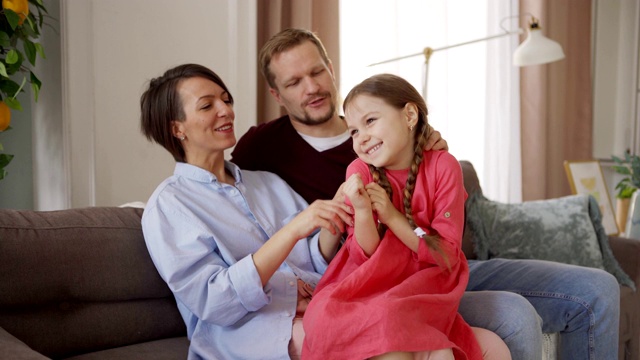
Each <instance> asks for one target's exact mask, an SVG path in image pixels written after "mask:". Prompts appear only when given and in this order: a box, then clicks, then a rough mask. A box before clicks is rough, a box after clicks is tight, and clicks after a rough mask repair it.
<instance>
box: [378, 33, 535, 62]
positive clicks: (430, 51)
mask: <svg viewBox="0 0 640 360" xmlns="http://www.w3.org/2000/svg"><path fill="white" fill-rule="evenodd" d="M522 33H524V30H523V29H522V28H518V30H513V31H507V32H505V33H503V34H498V35H492V36H488V37H485V38H482V39H476V40H471V41H465V42H462V43H459V44H453V45H447V46H443V47H439V48H430V47H426V48H424V50H423V51H422V52H419V53H415V54H410V55H405V56H400V57H396V58H392V59H388V60H384V61H380V62H377V63H373V64H370V65H368V66H376V65H381V64H386V63H390V62H394V61H398V60H403V59H408V58H412V57H415V56H419V55H424V57H425V62H426V63H428V62H429V58H430V57H431V54H433V53H434V52H436V51H441V50H447V49H451V48H454V47H459V46H464V45H469V44H474V43H477V42H481V41H487V40H493V39H497V38H501V37H505V36H509V35H515V34H522Z"/></svg>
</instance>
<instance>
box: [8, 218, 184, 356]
mask: <svg viewBox="0 0 640 360" xmlns="http://www.w3.org/2000/svg"><path fill="white" fill-rule="evenodd" d="M142 211H143V210H142V209H136V208H118V207H90V208H78V209H69V210H59V211H20V210H0V327H2V328H4V329H5V330H7V331H8V332H9V333H11V334H12V335H14V336H15V337H16V338H18V339H20V340H21V341H23V342H24V343H26V344H27V345H28V346H30V347H31V348H32V349H34V350H36V351H38V352H40V353H42V354H44V355H47V356H49V357H54V358H62V357H68V356H71V355H78V354H82V353H86V352H91V351H97V350H102V349H108V348H113V347H119V346H124V345H130V344H135V343H139V342H145V341H152V340H157V339H162V338H167V337H175V336H182V335H185V334H186V330H185V326H184V322H183V321H182V318H181V316H180V314H179V312H178V310H177V307H176V305H175V300H174V298H173V294H172V293H171V291H170V290H169V288H168V287H167V285H166V283H165V282H164V281H163V280H162V279H161V278H160V276H159V275H158V272H157V270H156V268H155V266H154V265H153V262H152V261H151V258H150V256H149V253H148V251H147V248H146V245H145V242H144V238H143V235H142V227H141V223H140V221H141V216H142Z"/></svg>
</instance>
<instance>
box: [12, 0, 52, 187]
mask: <svg viewBox="0 0 640 360" xmlns="http://www.w3.org/2000/svg"><path fill="white" fill-rule="evenodd" d="M46 14H47V9H46V8H45V6H44V5H43V3H42V0H2V10H1V12H0V132H5V131H7V130H9V129H11V127H10V126H9V125H10V124H11V112H12V111H14V110H15V111H21V110H22V105H21V104H20V101H19V100H18V99H17V98H16V97H17V96H18V94H20V92H23V91H24V90H23V89H24V86H25V85H26V83H27V82H29V83H30V84H31V90H32V92H33V97H34V99H35V100H36V101H38V93H39V91H40V87H41V86H42V83H41V81H40V79H38V77H37V76H36V74H35V73H34V72H33V71H32V70H31V67H33V66H35V64H36V58H37V56H38V55H39V56H40V57H41V58H43V59H44V58H45V55H44V49H43V47H42V45H41V44H39V43H37V42H35V40H37V39H38V38H39V37H40V32H41V30H42V26H43V24H44V19H45V15H46ZM12 159H13V155H11V154H6V153H4V148H3V147H2V144H0V180H1V179H3V178H4V177H5V175H6V170H5V169H4V168H5V167H6V166H7V165H8V164H9V163H10V162H11V160H12Z"/></svg>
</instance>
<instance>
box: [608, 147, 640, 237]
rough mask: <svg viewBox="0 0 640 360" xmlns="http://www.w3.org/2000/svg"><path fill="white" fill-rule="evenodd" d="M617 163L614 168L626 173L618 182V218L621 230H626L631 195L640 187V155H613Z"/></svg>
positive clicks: (619, 172) (616, 170)
mask: <svg viewBox="0 0 640 360" xmlns="http://www.w3.org/2000/svg"><path fill="white" fill-rule="evenodd" d="M611 158H612V160H613V162H614V163H615V165H613V170H614V171H615V172H617V173H618V174H622V175H625V176H624V177H623V178H622V180H620V181H619V182H618V184H616V188H615V189H616V199H617V201H616V220H617V222H618V227H619V229H620V231H624V229H625V226H626V221H627V214H628V211H629V203H630V202H631V197H632V196H633V194H634V193H635V192H636V190H638V188H640V157H639V156H638V155H631V154H629V153H628V152H627V153H625V154H624V159H622V158H619V157H617V156H615V155H614V156H612V157H611Z"/></svg>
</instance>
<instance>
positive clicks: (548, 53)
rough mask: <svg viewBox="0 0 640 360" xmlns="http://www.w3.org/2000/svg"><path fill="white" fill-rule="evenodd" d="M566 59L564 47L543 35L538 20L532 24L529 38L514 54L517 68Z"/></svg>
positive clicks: (514, 62)
mask: <svg viewBox="0 0 640 360" xmlns="http://www.w3.org/2000/svg"><path fill="white" fill-rule="evenodd" d="M561 59H564V52H563V51H562V46H560V44H558V43H557V42H555V41H553V40H551V39H549V38H548V37H546V36H544V35H542V30H540V28H539V26H538V22H537V20H535V19H534V20H533V21H532V22H531V25H530V28H529V30H528V34H527V38H526V39H525V40H524V41H523V42H522V44H520V46H518V48H517V49H516V51H515V52H514V53H513V64H514V65H516V66H528V65H538V64H546V63H550V62H554V61H557V60H561Z"/></svg>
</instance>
